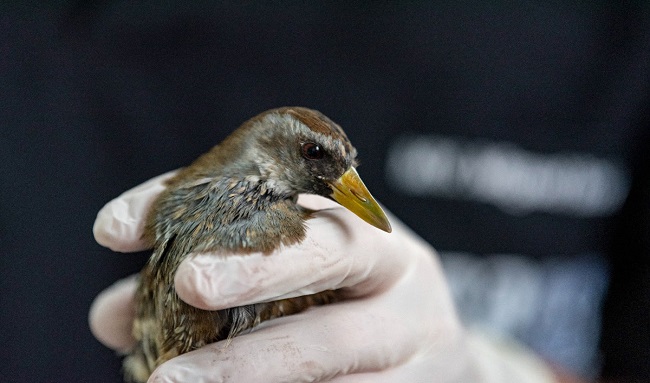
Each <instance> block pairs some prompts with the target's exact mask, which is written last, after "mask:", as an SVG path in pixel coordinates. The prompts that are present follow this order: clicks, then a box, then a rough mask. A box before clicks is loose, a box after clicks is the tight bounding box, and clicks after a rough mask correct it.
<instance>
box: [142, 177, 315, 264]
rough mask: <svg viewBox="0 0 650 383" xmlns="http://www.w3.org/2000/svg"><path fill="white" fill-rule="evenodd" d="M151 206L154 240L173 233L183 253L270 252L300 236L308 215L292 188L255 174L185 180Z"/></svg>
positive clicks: (157, 240) (161, 241)
mask: <svg viewBox="0 0 650 383" xmlns="http://www.w3.org/2000/svg"><path fill="white" fill-rule="evenodd" d="M154 209H155V211H156V212H157V214H156V216H155V218H154V217H152V218H154V219H153V221H152V224H153V225H154V226H155V233H156V235H155V237H156V243H157V244H161V243H164V242H166V241H168V240H169V239H170V238H172V237H173V238H174V241H175V245H174V246H175V247H180V248H181V249H182V250H181V252H183V253H189V252H197V251H212V250H228V251H233V252H256V251H261V252H269V251H272V250H274V249H276V248H277V247H279V246H280V245H289V244H293V243H297V242H300V241H301V240H302V239H303V238H304V236H305V228H304V220H305V219H306V218H307V215H308V213H307V212H306V211H305V210H304V209H302V208H300V207H299V206H298V205H297V204H296V201H295V195H294V194H291V193H288V192H284V191H283V189H282V188H278V187H277V185H275V184H274V183H273V182H269V181H268V180H266V179H264V178H261V177H259V176H245V177H234V176H228V177H221V178H217V179H210V178H203V179H201V178H199V179H194V180H193V181H189V180H186V182H185V183H184V184H176V185H174V186H173V187H170V188H169V189H168V191H167V192H166V193H165V194H163V195H161V198H160V199H159V200H158V201H157V202H156V204H155V206H154Z"/></svg>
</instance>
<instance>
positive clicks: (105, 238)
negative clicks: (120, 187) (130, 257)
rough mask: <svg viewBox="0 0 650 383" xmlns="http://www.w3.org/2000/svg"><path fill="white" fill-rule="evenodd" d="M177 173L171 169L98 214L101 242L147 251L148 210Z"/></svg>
mask: <svg viewBox="0 0 650 383" xmlns="http://www.w3.org/2000/svg"><path fill="white" fill-rule="evenodd" d="M175 174H176V171H171V172H168V173H165V174H162V175H160V176H158V177H155V178H152V179H150V180H149V181H146V182H145V183H143V184H140V185H139V186H136V187H135V188H133V189H131V190H128V191H126V192H124V193H122V194H121V195H120V196H119V197H117V198H115V199H114V200H112V201H110V202H109V203H107V204H106V205H105V206H104V207H103V208H102V209H101V210H100V211H99V213H97V218H96V219H95V224H94V226H93V234H94V236H95V240H96V241H97V243H99V244H100V245H102V246H105V247H108V248H109V249H111V250H113V251H119V252H124V253H127V252H135V251H142V250H146V249H147V248H148V247H149V246H150V244H147V243H146V242H145V241H144V240H143V239H142V233H143V232H144V224H145V219H146V216H147V212H148V211H149V209H150V208H151V204H152V203H153V201H154V200H155V199H156V197H157V196H158V195H159V194H160V193H161V192H162V191H163V190H165V188H166V185H165V181H167V180H168V179H170V178H171V177H173V176H174V175H175Z"/></svg>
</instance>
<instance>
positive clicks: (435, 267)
mask: <svg viewBox="0 0 650 383" xmlns="http://www.w3.org/2000/svg"><path fill="white" fill-rule="evenodd" d="M172 175H173V174H172V173H168V174H166V175H163V176H160V177H157V178H155V179H153V180H151V181H149V182H147V183H145V184H143V185H141V186H139V187H137V188H135V189H132V190H130V191H128V192H126V193H124V194H123V195H121V196H120V197H118V198H117V199H115V200H113V201H111V202H110V203H109V204H107V205H106V206H105V207H104V208H103V209H102V210H101V211H100V213H99V214H98V217H97V221H96V222H95V227H94V233H95V238H96V239H97V241H98V242H99V243H100V244H102V245H104V246H106V247H109V248H111V249H113V250H115V251H122V252H130V251H139V250H144V249H146V247H147V244H146V243H144V242H143V241H142V239H141V234H142V231H143V223H144V217H145V216H146V213H147V210H148V209H149V207H150V206H151V203H152V202H153V200H154V199H155V197H156V196H157V195H158V194H159V193H160V192H161V191H162V190H164V180H165V179H167V178H169V177H171V176H172ZM299 203H301V204H302V205H304V206H306V207H309V208H312V209H316V210H319V211H318V212H317V213H316V214H314V218H313V219H310V220H309V221H308V222H307V226H308V231H307V238H306V239H305V240H304V241H303V242H302V243H301V244H298V245H296V246H291V247H285V248H283V249H280V250H278V251H275V252H274V253H273V254H271V255H262V254H251V255H247V256H241V257H217V256H214V255H211V254H197V255H195V256H193V257H188V258H187V259H186V260H185V261H184V262H183V263H182V264H181V266H180V267H179V269H178V271H177V274H176V276H175V286H176V291H177V293H178V295H179V296H180V297H181V298H182V299H183V300H185V301H186V302H187V303H189V304H192V305H194V306H196V307H199V308H202V309H206V310H217V309H223V308H227V307H233V306H240V305H245V304H251V303H255V302H262V301H272V300H278V299H282V298H289V297H294V296H298V295H304V294H312V293H315V292H319V291H323V290H327V289H342V290H343V291H344V292H345V296H346V298H347V299H346V300H344V301H342V302H339V303H335V304H330V305H325V306H318V307H312V308H310V309H309V310H307V311H305V312H302V313H300V314H296V315H292V316H288V317H283V318H277V319H274V320H270V321H267V322H263V323H262V324H261V325H259V326H258V327H256V328H255V329H254V330H253V331H251V332H250V333H247V334H244V335H241V336H238V337H236V338H234V339H232V340H230V341H224V342H217V343H214V344H210V345H207V346H205V347H203V348H201V349H198V350H195V351H193V352H190V353H187V354H183V355H180V356H178V357H176V358H174V359H172V360H170V361H168V362H167V363H165V364H163V365H161V366H160V367H159V368H158V369H157V370H156V371H155V372H154V373H153V375H152V376H151V378H150V380H149V381H150V382H231V381H232V382H339V383H341V382H350V383H352V382H431V381H436V382H504V381H517V382H549V381H552V380H551V378H550V374H549V373H548V370H546V369H545V368H544V367H543V364H542V363H540V362H538V361H537V360H536V359H534V358H532V357H530V356H529V355H528V354H526V353H525V352H524V353H522V352H513V351H512V350H511V349H507V350H506V349H500V348H498V347H494V346H493V344H492V343H490V342H485V341H484V340H482V339H480V338H477V337H475V336H473V335H468V333H467V332H466V331H465V330H464V329H463V328H462V326H461V325H460V323H459V321H458V318H457V317H456V314H455V312H454V308H453V304H452V301H451V298H450V294H449V292H448V289H447V285H446V282H445V279H444V276H443V274H442V271H441V268H440V265H439V263H438V261H437V256H436V254H435V251H434V250H433V249H432V248H431V247H430V246H429V245H428V244H426V243H425V242H424V241H422V240H421V239H420V238H418V237H417V236H416V235H415V234H414V233H412V232H411V231H410V230H409V229H408V228H406V227H405V226H404V225H403V224H402V223H400V222H399V221H398V220H397V219H396V218H395V217H391V218H390V220H391V224H392V225H393V233H392V234H387V233H384V232H382V231H380V230H377V229H376V228H374V227H372V226H370V225H368V224H366V223H364V222H363V221H361V220H360V219H358V218H357V217H356V216H354V215H353V214H352V213H350V212H348V211H347V210H346V209H343V208H341V207H339V206H338V205H337V204H335V203H333V202H331V201H329V200H326V199H323V198H320V197H316V196H307V195H303V196H301V197H300V199H299ZM135 286H136V280H135V279H134V278H129V279H127V280H124V281H122V282H118V283H117V284H115V285H113V286H112V287H110V288H109V289H107V290H106V291H104V292H103V293H102V294H100V295H99V296H98V297H97V299H96V301H95V302H94V304H93V307H92V309H91V313H90V324H91V329H92V330H93V333H94V334H95V336H96V337H97V338H98V339H99V340H100V341H102V342H103V343H104V344H106V345H107V346H108V347H111V348H113V349H116V350H122V351H124V350H127V349H128V348H129V347H131V346H132V345H133V339H132V337H131V336H130V328H131V322H132V320H133V293H134V290H135Z"/></svg>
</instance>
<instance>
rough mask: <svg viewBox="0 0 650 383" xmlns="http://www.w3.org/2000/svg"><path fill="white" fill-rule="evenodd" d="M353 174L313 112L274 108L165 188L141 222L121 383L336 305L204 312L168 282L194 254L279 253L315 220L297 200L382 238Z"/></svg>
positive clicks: (383, 220) (380, 222)
mask: <svg viewBox="0 0 650 383" xmlns="http://www.w3.org/2000/svg"><path fill="white" fill-rule="evenodd" d="M357 166H358V162H357V151H356V149H355V148H354V147H353V146H352V144H351V143H350V140H349V139H348V137H347V136H346V134H345V132H344V131H343V129H342V128H341V127H340V126H339V125H338V124H336V123H335V122H334V121H332V120H331V119H329V118H328V117H327V116H325V115H324V114H322V113H320V112H319V111H316V110H313V109H309V108H305V107H281V108H276V109H271V110H267V111H265V112H263V113H260V114H258V115H257V116H255V117H253V118H251V119H249V120H247V121H246V122H244V123H243V124H242V125H241V126H240V127H239V128H237V129H236V130H234V131H233V132H232V133H231V134H230V135H229V136H228V137H226V138H225V139H224V140H223V141H222V142H221V143H219V144H217V145H216V146H215V147H213V148H212V149H211V150H209V151H208V152H207V153H205V154H203V155H201V156H200V157H198V158H197V159H196V160H195V161H194V162H192V163H191V164H190V165H189V166H187V167H185V168H182V169H180V170H179V171H178V173H177V174H176V175H175V176H173V177H172V178H171V179H170V180H168V181H167V185H166V189H165V190H164V191H163V192H162V193H161V194H160V195H159V196H158V197H157V198H156V199H155V200H154V202H153V204H152V206H151V209H150V210H149V212H148V214H147V216H146V220H145V227H144V234H143V236H142V238H143V240H145V241H146V242H147V243H148V244H150V245H151V247H152V248H153V251H152V253H151V256H150V257H149V259H148V261H147V263H146V264H145V266H144V268H143V269H142V271H141V272H140V274H139V283H138V287H137V289H136V293H135V318H134V321H133V327H132V333H133V336H134V338H135V341H136V342H135V346H134V347H133V348H132V349H131V350H130V351H129V352H128V353H127V355H126V356H125V358H124V361H123V369H124V375H125V381H127V382H145V381H147V379H148V378H149V377H150V375H151V374H152V372H153V371H154V370H155V368H156V367H157V366H159V365H161V364H162V363H164V362H165V361H167V360H169V359H171V358H173V357H175V356H177V355H180V354H183V353H186V352H189V351H192V350H195V349H197V348H200V347H202V346H204V345H206V344H210V343H213V342H217V341H220V340H230V339H232V338H233V337H236V336H238V335H240V334H242V333H243V332H245V331H247V330H250V329H252V328H253V327H255V326H256V325H258V324H259V323H261V322H263V321H266V320H269V319H273V318H277V317H281V316H284V315H291V314H295V313H299V312H301V311H303V310H305V309H307V308H309V307H311V306H314V305H323V304H328V303H332V302H336V301H337V300H340V299H341V294H340V292H339V291H337V290H327V291H323V292H319V293H315V294H312V295H306V296H299V297H295V298H289V299H282V300H278V301H273V302H266V303H257V304H250V305H245V306H240V307H233V308H228V309H222V310H214V311H209V310H203V309H199V308H196V307H194V306H191V305H189V304H187V303H185V302H184V301H183V300H182V299H181V298H179V296H178V295H177V294H176V292H175V289H174V274H175V272H176V270H177V268H178V266H179V265H180V263H181V262H182V261H183V260H184V259H186V258H187V257H190V256H191V255H192V254H196V253H215V254H219V253H221V254H224V253H228V254H233V255H235V256H246V255H247V254H251V253H255V252H258V253H263V254H265V255H269V256H272V255H271V253H272V252H273V251H274V250H276V249H278V248H280V247H281V246H291V245H295V244H297V243H300V242H301V241H302V240H303V239H304V238H305V236H306V224H307V220H308V219H309V218H311V217H312V216H313V214H314V211H312V210H309V209H307V208H304V207H301V206H300V205H298V204H297V196H298V195H299V194H302V193H307V194H316V195H320V196H323V197H326V198H329V199H332V200H334V201H336V202H338V203H339V204H340V205H342V206H343V207H345V208H347V209H348V210H350V211H351V212H353V213H354V214H356V215H357V216H358V217H359V218H361V219H362V220H364V221H365V222H367V223H369V224H371V225H373V226H375V227H377V228H378V229H381V230H383V231H386V232H391V225H390V222H389V221H388V218H387V217H386V214H385V213H384V211H383V210H382V208H381V207H380V205H379V204H378V202H377V201H376V200H375V199H374V198H373V196H372V195H371V194H370V192H369V191H368V189H367V188H366V186H365V185H364V183H363V181H362V180H361V178H360V177H359V174H358V173H357V171H356V167H357ZM215 256H219V255H215ZM306 256H307V255H306Z"/></svg>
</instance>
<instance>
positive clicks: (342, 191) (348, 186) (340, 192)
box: [329, 167, 393, 233]
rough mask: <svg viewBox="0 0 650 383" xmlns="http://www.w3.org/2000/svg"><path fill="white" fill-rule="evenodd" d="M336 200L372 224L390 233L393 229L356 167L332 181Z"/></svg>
mask: <svg viewBox="0 0 650 383" xmlns="http://www.w3.org/2000/svg"><path fill="white" fill-rule="evenodd" d="M329 185H330V187H331V188H332V194H331V195H330V196H331V197H332V198H334V200H335V201H336V202H338V203H340V204H341V205H342V206H343V207H345V208H347V209H348V210H350V211H351V212H353V213H354V214H356V215H357V216H358V217H359V218H361V219H363V220H364V221H366V222H368V223H369V224H371V225H372V226H374V227H376V228H379V229H381V230H383V231H385V232H388V233H390V232H391V231H392V230H393V229H392V228H391V227H390V222H388V218H386V214H385V213H384V211H383V210H382V209H381V207H380V206H379V204H378V203H377V201H375V199H374V198H372V195H370V192H369V191H368V188H366V185H364V184H363V181H361V178H360V177H359V174H358V173H357V171H356V169H355V168H354V167H351V168H350V169H348V170H347V171H346V172H345V173H343V175H342V176H341V178H339V179H338V180H336V181H334V182H331V183H330V184H329Z"/></svg>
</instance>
